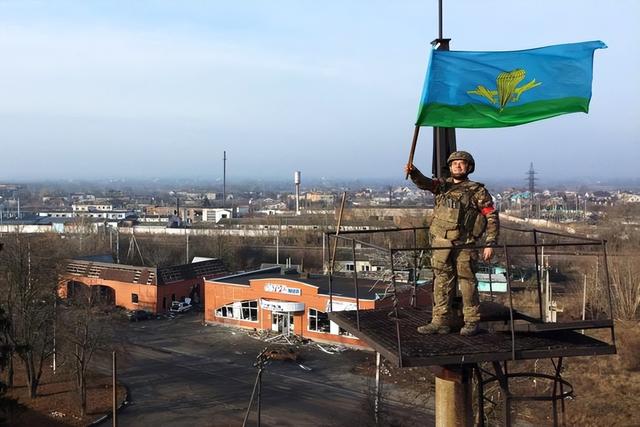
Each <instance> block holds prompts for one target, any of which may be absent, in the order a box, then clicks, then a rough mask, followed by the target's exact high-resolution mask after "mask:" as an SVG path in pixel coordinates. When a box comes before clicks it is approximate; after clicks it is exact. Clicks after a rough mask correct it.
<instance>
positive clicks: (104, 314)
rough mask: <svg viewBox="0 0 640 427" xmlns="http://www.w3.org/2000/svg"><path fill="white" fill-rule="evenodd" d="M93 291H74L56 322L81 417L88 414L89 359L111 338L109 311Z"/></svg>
mask: <svg viewBox="0 0 640 427" xmlns="http://www.w3.org/2000/svg"><path fill="white" fill-rule="evenodd" d="M96 291H97V289H95V288H92V287H82V288H79V289H75V290H74V296H73V298H72V299H69V300H68V301H67V303H68V305H67V306H66V307H64V309H63V310H60V316H59V319H58V320H59V324H60V325H61V326H62V328H60V329H61V330H62V331H63V332H62V333H61V335H60V338H61V339H62V342H63V354H64V355H65V358H66V359H69V360H70V362H71V369H72V372H73V373H74V375H75V379H76V387H77V391H78V400H79V403H80V413H81V414H82V416H84V415H86V413H87V377H88V374H89V368H90V366H91V361H92V358H93V356H94V355H95V353H96V352H97V351H98V350H100V349H104V348H106V347H107V346H108V345H109V343H110V339H111V337H112V335H113V334H112V327H111V326H112V322H111V316H110V314H109V313H110V312H109V310H107V309H106V305H105V303H104V302H103V301H102V300H101V299H100V294H99V292H96Z"/></svg>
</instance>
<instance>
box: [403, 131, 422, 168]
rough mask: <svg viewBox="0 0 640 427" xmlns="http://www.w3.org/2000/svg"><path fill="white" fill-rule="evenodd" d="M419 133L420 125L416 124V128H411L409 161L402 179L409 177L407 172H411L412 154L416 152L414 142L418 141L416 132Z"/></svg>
mask: <svg viewBox="0 0 640 427" xmlns="http://www.w3.org/2000/svg"><path fill="white" fill-rule="evenodd" d="M419 133H420V125H416V128H415V129H414V130H413V141H412V142H411V151H410V152H409V161H408V162H407V175H406V176H405V177H404V179H409V174H410V172H411V165H413V155H414V154H415V152H416V144H417V143H418V134H419Z"/></svg>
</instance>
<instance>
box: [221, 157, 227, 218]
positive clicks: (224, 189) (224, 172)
mask: <svg viewBox="0 0 640 427" xmlns="http://www.w3.org/2000/svg"><path fill="white" fill-rule="evenodd" d="M226 200H227V152H226V151H223V156H222V207H223V208H224V204H225V202H226Z"/></svg>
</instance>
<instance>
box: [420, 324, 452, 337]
mask: <svg viewBox="0 0 640 427" xmlns="http://www.w3.org/2000/svg"><path fill="white" fill-rule="evenodd" d="M449 332H451V327H450V326H449V325H443V324H440V323H433V322H432V323H429V324H428V325H423V326H418V333H419V334H423V335H434V334H442V335H444V334H448V333H449Z"/></svg>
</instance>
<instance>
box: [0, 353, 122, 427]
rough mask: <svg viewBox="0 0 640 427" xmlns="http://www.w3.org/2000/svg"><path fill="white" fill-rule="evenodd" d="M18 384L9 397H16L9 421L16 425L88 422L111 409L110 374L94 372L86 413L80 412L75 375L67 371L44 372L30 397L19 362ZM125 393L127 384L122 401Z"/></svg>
mask: <svg viewBox="0 0 640 427" xmlns="http://www.w3.org/2000/svg"><path fill="white" fill-rule="evenodd" d="M16 370H17V371H16V373H15V377H14V384H15V386H14V387H13V388H11V389H9V390H8V392H7V395H6V397H7V398H9V399H14V403H13V404H12V405H11V409H10V411H9V414H7V415H8V417H7V424H6V425H10V426H15V427H22V426H24V427H34V426H45V425H46V426H86V425H88V424H90V423H91V422H93V421H95V420H97V419H99V418H100V417H102V416H103V415H105V414H107V413H110V412H111V399H112V388H111V377H108V376H107V377H105V376H99V375H96V376H91V377H90V378H89V380H88V384H89V387H88V389H87V415H86V416H84V417H81V416H80V406H79V403H78V395H77V392H76V388H75V382H74V380H73V378H72V377H71V376H70V375H69V374H67V373H61V372H59V373H57V374H56V375H53V373H52V371H51V370H50V369H45V371H44V372H43V374H42V380H41V385H40V387H38V396H37V397H36V399H30V398H29V394H28V393H29V392H28V389H27V386H26V379H25V376H24V371H23V369H22V367H21V366H20V363H17V364H16ZM125 395H126V390H125V388H124V386H121V385H120V386H119V388H118V400H119V402H120V403H121V402H122V401H123V400H124V398H125Z"/></svg>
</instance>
